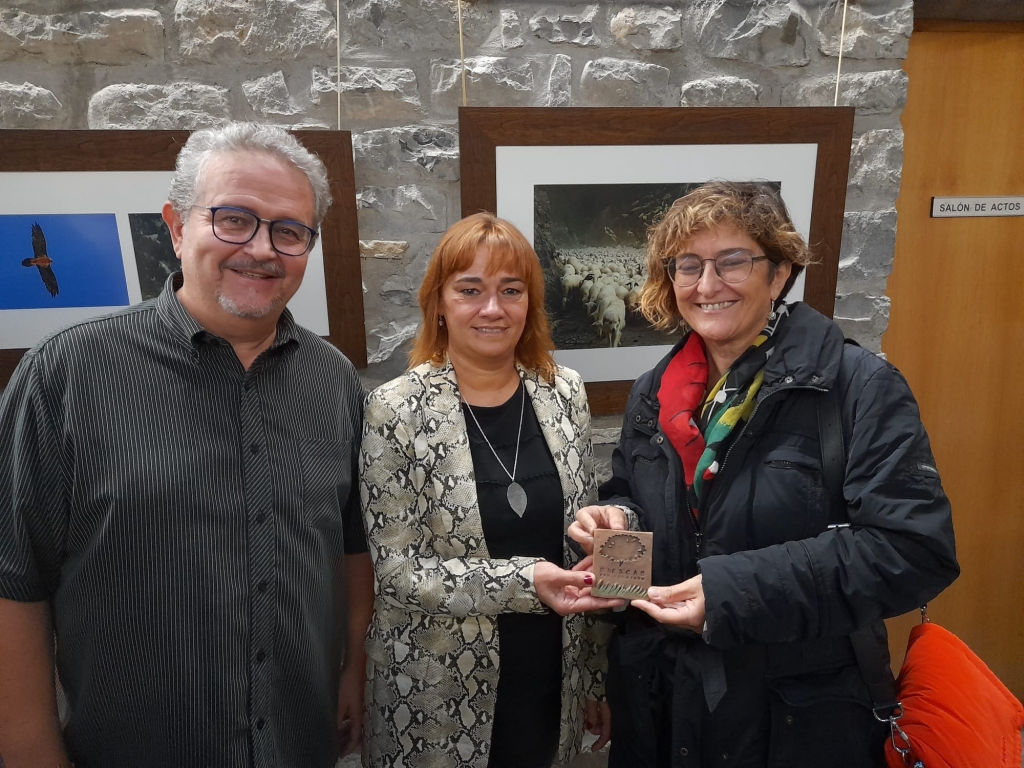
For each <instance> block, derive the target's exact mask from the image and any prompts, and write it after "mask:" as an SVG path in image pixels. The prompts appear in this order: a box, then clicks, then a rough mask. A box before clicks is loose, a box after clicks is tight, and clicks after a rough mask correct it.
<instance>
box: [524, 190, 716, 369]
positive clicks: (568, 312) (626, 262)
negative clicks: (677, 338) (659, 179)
mask: <svg viewBox="0 0 1024 768" xmlns="http://www.w3.org/2000/svg"><path fill="white" fill-rule="evenodd" d="M698 186H699V184H686V183H682V184H545V185H539V184H538V185H536V186H534V188H533V189H534V192H533V200H534V215H533V221H534V235H533V247H534V249H535V250H536V251H537V255H538V256H539V257H540V263H541V265H542V266H543V267H544V292H545V297H546V304H547V310H548V316H549V317H550V318H551V326H552V328H551V331H552V335H553V337H554V340H555V346H556V347H557V348H558V349H590V348H593V347H642V346H649V345H655V344H671V343H673V340H672V339H670V337H668V336H667V335H666V334H664V333H662V332H660V331H656V330H654V329H653V328H651V327H650V326H649V325H648V323H647V321H646V320H644V318H643V316H642V315H641V314H640V307H639V298H640V288H641V287H642V286H643V284H644V281H645V280H646V279H647V263H646V254H647V249H646V245H647V229H648V228H649V227H650V226H651V225H653V224H654V223H655V222H657V221H659V220H660V219H661V217H662V216H663V215H664V213H665V211H666V210H668V207H669V206H670V205H672V203H673V202H674V201H675V200H677V199H678V198H680V197H682V196H683V195H685V194H686V193H687V192H689V191H690V190H692V189H694V188H696V187H698Z"/></svg>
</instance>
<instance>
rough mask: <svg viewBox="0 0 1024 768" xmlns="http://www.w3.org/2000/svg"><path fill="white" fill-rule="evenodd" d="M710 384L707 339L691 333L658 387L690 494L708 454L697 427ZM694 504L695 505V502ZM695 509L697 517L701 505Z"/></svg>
mask: <svg viewBox="0 0 1024 768" xmlns="http://www.w3.org/2000/svg"><path fill="white" fill-rule="evenodd" d="M707 385H708V358H707V352H706V351H705V349H704V341H703V339H701V338H700V336H698V335H697V334H696V333H691V334H690V335H689V336H688V337H687V339H686V343H685V344H684V345H683V348H682V349H681V350H679V352H678V353H676V356H675V357H673V358H672V361H671V362H670V363H669V364H668V367H667V368H665V373H664V374H663V375H662V377H661V386H660V387H659V388H658V403H659V405H660V406H661V414H660V416H659V418H658V421H659V423H660V424H661V429H662V431H663V432H664V433H665V436H666V437H667V438H668V441H669V442H670V443H672V447H673V448H675V449H676V453H678V454H679V458H680V460H681V461H682V463H683V479H684V480H685V481H686V491H687V496H689V495H690V489H691V488H693V477H694V472H695V470H696V469H697V462H699V461H700V457H701V455H702V454H703V453H704V447H705V445H704V436H703V435H702V434H701V433H700V429H699V428H698V426H697V418H698V415H699V413H700V407H701V406H702V405H703V403H704V392H705V390H706V389H707ZM691 506H692V505H691ZM691 511H692V512H693V515H694V517H697V508H696V507H695V506H692V509H691Z"/></svg>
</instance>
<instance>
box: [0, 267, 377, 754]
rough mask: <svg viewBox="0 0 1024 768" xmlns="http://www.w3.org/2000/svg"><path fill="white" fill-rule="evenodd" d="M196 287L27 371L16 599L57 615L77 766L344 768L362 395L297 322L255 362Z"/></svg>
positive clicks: (20, 416)
mask: <svg viewBox="0 0 1024 768" xmlns="http://www.w3.org/2000/svg"><path fill="white" fill-rule="evenodd" d="M177 277H178V282H177V283H175V282H174V277H172V278H170V279H169V280H168V283H167V286H166V287H165V288H164V292H163V293H162V294H161V295H160V296H159V297H158V298H156V299H153V300H151V301H147V302H144V303H142V304H140V305H138V306H135V307H131V308H129V309H126V310H123V311H120V312H117V313H115V314H113V315H109V316H107V317H103V318H100V319H96V320H92V321H88V322H85V323H79V324H77V325H74V326H72V327H70V328H68V329H66V330H64V331H61V332H60V333H57V334H55V335H53V336H50V337H49V338H48V339H47V340H45V341H43V342H42V343H41V344H39V345H38V346H36V347H35V348H34V349H32V350H30V351H29V352H28V354H26V355H25V357H24V359H23V360H22V362H21V364H20V365H19V366H18V369H17V371H16V372H15V374H14V377H13V378H12V379H11V383H10V386H8V388H7V390H6V392H5V393H4V397H3V399H2V401H0V446H2V447H0V598H7V599H11V600H20V601H24V602H33V601H48V602H49V603H50V604H51V606H52V608H53V615H54V621H55V627H56V632H57V667H58V670H59V673H60V678H61V682H62V683H63V686H64V689H65V691H66V693H67V697H68V706H69V709H68V717H69V720H68V723H67V728H66V729H65V732H64V736H65V740H66V743H67V747H68V750H69V752H70V756H71V758H72V760H73V761H74V762H75V763H76V764H77V765H78V766H81V767H83V768H95V767H101V768H121V767H124V768H128V767H129V766H131V767H132V768H137V767H138V766H146V767H147V768H162V767H164V766H166V767H167V768H172V767H173V768H180V767H181V766H197V768H198V766H203V768H236V767H237V768H248V767H249V766H275V767H276V768H285V767H286V766H288V767H291V766H294V767H295V768H310V767H320V766H322V767H323V768H328V767H333V766H334V763H335V754H334V745H333V737H334V734H335V733H336V724H335V719H336V712H337V699H338V687H337V684H338V676H339V659H340V658H341V650H342V649H341V643H342V641H343V631H342V629H343V622H344V616H343V615H342V613H341V611H340V610H338V606H339V605H340V603H341V602H342V601H341V595H340V583H341V577H342V561H343V555H344V553H354V552H364V551H366V540H365V536H364V534H363V529H362V522H361V518H360V515H359V494H358V489H357V487H356V484H355V482H354V478H355V476H356V454H357V451H356V446H357V445H358V440H359V435H360V432H361V425H362V403H363V392H362V387H361V385H360V383H359V379H358V378H357V376H356V373H355V371H354V369H353V367H352V365H351V363H349V361H348V360H346V359H345V358H344V357H343V356H342V355H341V354H340V353H339V352H338V351H337V350H336V349H334V348H333V347H331V346H330V345H328V344H327V343H325V342H324V341H323V340H321V339H320V338H318V337H317V336H315V335H314V334H312V333H311V332H309V331H307V330H305V329H303V328H300V327H299V326H297V325H296V324H295V323H294V322H293V321H292V319H291V316H290V315H289V314H288V313H287V312H286V313H285V314H284V315H283V316H282V318H281V320H280V321H279V323H278V326H277V339H276V341H275V342H274V344H273V346H272V347H271V348H270V349H268V350H266V351H265V352H263V354H261V355H260V356H259V358H257V360H256V361H255V362H254V363H253V365H252V366H251V367H250V368H249V370H248V371H245V370H243V368H242V366H241V364H240V363H239V361H238V358H237V357H236V356H235V353H234V351H233V350H232V348H231V346H230V345H229V344H228V343H227V342H226V341H224V340H223V339H220V338H218V337H216V336H213V335H212V334H210V333H208V332H206V331H205V330H203V328H202V327H201V326H199V324H198V323H196V321H195V320H194V319H193V318H192V317H191V316H190V315H189V314H188V312H186V311H185V309H184V308H183V307H182V305H181V304H180V303H179V302H178V299H177V297H176V296H175V293H174V289H175V288H176V287H177V286H179V285H180V275H179V276H177Z"/></svg>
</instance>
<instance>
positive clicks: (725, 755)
mask: <svg viewBox="0 0 1024 768" xmlns="http://www.w3.org/2000/svg"><path fill="white" fill-rule="evenodd" d="M728 759H729V753H728V752H723V753H722V762H723V763H724V762H726V761H727V760H728Z"/></svg>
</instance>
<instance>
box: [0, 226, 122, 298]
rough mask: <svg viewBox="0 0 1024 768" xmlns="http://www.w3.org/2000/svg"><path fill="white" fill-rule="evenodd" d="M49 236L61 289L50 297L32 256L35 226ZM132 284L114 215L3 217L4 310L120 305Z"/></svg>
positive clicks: (0, 282)
mask: <svg viewBox="0 0 1024 768" xmlns="http://www.w3.org/2000/svg"><path fill="white" fill-rule="evenodd" d="M34 223H35V224H39V226H40V227H41V228H42V230H43V236H44V237H45V238H46V252H47V255H48V256H49V257H50V258H51V259H53V264H52V265H51V267H50V268H51V269H52V270H53V274H54V276H55V277H56V278H57V284H58V286H59V288H60V293H59V294H58V295H57V296H50V293H49V292H48V291H47V289H46V286H45V285H44V284H43V280H42V277H41V276H40V274H39V270H38V269H37V268H36V267H25V266H22V263H21V262H22V260H23V259H31V258H32V257H33V251H32V224H34ZM127 305H128V286H127V283H126V281H125V276H124V262H123V261H122V259H121V244H120V241H119V239H118V236H117V221H116V219H115V217H114V214H112V213H75V214H39V215H33V214H29V215H21V214H19V215H0V309H54V308H61V307H120V306H127Z"/></svg>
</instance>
